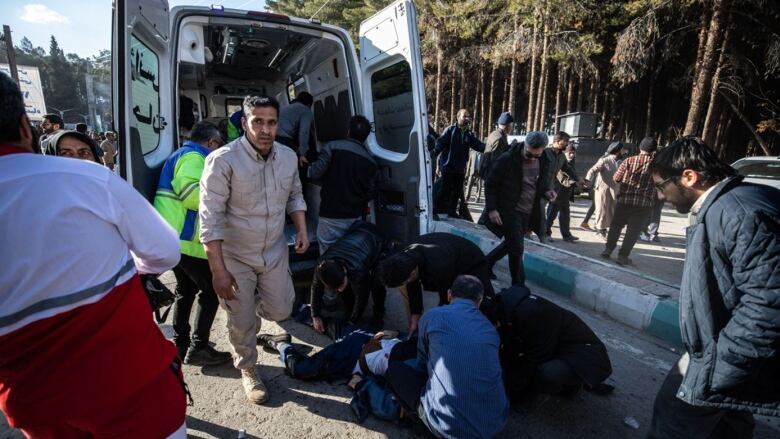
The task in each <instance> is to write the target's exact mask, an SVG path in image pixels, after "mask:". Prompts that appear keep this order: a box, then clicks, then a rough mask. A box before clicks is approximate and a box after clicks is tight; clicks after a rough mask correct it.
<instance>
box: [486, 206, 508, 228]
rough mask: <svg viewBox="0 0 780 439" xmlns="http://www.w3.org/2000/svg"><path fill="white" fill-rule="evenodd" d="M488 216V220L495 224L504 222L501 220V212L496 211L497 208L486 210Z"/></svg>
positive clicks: (500, 224)
mask: <svg viewBox="0 0 780 439" xmlns="http://www.w3.org/2000/svg"><path fill="white" fill-rule="evenodd" d="M488 217H489V218H490V221H491V222H492V223H493V224H495V225H497V226H503V225H504V223H502V222H501V214H500V213H498V211H497V210H491V211H490V212H488Z"/></svg>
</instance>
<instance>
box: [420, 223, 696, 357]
mask: <svg viewBox="0 0 780 439" xmlns="http://www.w3.org/2000/svg"><path fill="white" fill-rule="evenodd" d="M432 224H433V231H436V232H447V233H452V234H455V235H458V236H462V237H464V238H467V239H469V240H470V241H472V242H474V243H475V244H477V245H478V246H479V247H480V248H481V249H482V251H483V252H485V253H486V254H487V253H488V252H489V251H490V250H492V249H493V248H494V247H495V246H496V245H497V244H498V243H499V241H498V240H497V239H496V238H495V236H493V235H492V234H491V233H490V232H488V231H487V230H485V229H484V228H482V227H479V226H475V225H473V224H471V223H466V222H465V221H434V222H433V223H432ZM523 264H524V267H525V274H526V279H528V280H529V281H530V282H533V283H535V284H537V285H539V286H541V287H543V288H545V289H548V290H550V291H552V292H554V293H556V294H559V295H561V296H564V297H566V298H568V299H570V300H573V301H574V302H576V303H577V304H579V305H580V306H583V307H585V308H587V309H591V310H594V311H596V312H599V313H602V314H606V315H607V316H609V317H611V318H612V319H614V320H616V321H618V322H621V323H623V324H626V325H628V326H631V327H633V328H636V329H639V330H641V331H644V332H646V333H648V334H650V335H653V336H654V337H657V338H660V339H661V340H664V341H666V342H669V343H672V344H674V345H677V346H682V341H681V338H680V324H679V305H678V303H677V301H676V300H672V299H668V298H663V297H659V296H657V295H655V294H649V293H646V292H643V291H641V290H640V289H639V288H636V287H633V286H630V285H626V284H624V283H620V282H616V281H614V280H612V279H609V278H607V277H604V276H602V275H599V274H595V273H591V272H588V271H586V270H583V269H580V268H575V267H570V266H566V265H563V264H561V263H559V262H558V261H554V260H551V259H548V258H545V257H544V256H542V255H540V254H538V253H534V252H533V251H529V248H528V246H526V252H525V254H524V256H523Z"/></svg>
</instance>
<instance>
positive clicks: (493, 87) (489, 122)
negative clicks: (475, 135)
mask: <svg viewBox="0 0 780 439" xmlns="http://www.w3.org/2000/svg"><path fill="white" fill-rule="evenodd" d="M497 71H498V63H496V62H494V63H493V68H492V69H491V70H490V99H489V100H488V103H489V104H488V110H487V113H486V114H485V116H486V117H487V121H486V122H485V126H486V127H488V129H487V130H488V131H492V130H493V120H495V116H494V112H495V111H496V110H495V108H496V107H495V105H494V103H495V100H494V99H495V97H496V72H497Z"/></svg>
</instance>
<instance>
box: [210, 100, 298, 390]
mask: <svg viewBox="0 0 780 439" xmlns="http://www.w3.org/2000/svg"><path fill="white" fill-rule="evenodd" d="M243 109H244V115H245V116H244V117H243V118H242V119H241V123H242V125H243V128H244V132H245V134H244V136H242V137H240V138H238V139H236V140H234V141H233V142H231V143H229V144H228V145H226V146H224V147H222V148H220V149H219V150H217V151H214V152H213V153H211V154H209V156H208V157H207V158H206V165H205V168H204V170H203V176H202V177H201V180H200V206H201V209H200V221H201V225H200V240H201V242H202V243H203V244H204V245H205V246H206V255H207V256H208V260H209V266H210V267H211V272H212V275H213V283H214V290H215V291H216V293H217V296H219V300H220V305H221V306H222V307H223V308H224V309H225V311H226V312H227V317H228V334H229V338H230V343H231V345H232V346H233V350H234V358H233V362H234V365H235V367H236V368H237V369H240V370H241V376H242V383H243V386H244V391H245V392H246V395H247V397H248V398H249V400H250V401H252V402H254V403H256V404H262V403H263V402H265V401H267V400H268V391H267V390H266V388H265V385H264V384H263V382H262V380H261V379H260V377H259V375H258V373H257V370H256V369H255V364H256V363H257V338H256V337H257V330H258V329H259V325H260V322H261V320H260V319H261V317H262V318H265V319H269V320H274V321H280V320H284V319H286V318H287V317H289V315H290V312H291V311H292V304H293V300H294V298H295V292H294V290H293V284H292V279H291V278H290V274H289V260H288V257H289V254H288V250H287V240H286V239H285V236H284V223H285V212H286V213H287V214H289V215H290V217H291V218H292V221H293V223H294V224H295V229H296V231H297V234H296V238H295V251H296V252H297V253H304V252H306V250H307V249H308V247H309V240H308V237H307V232H306V219H305V214H306V203H305V202H304V200H303V191H302V189H301V181H300V179H299V177H298V157H297V156H296V155H295V152H294V151H293V150H291V149H290V148H288V147H286V146H284V145H282V144H280V143H277V142H275V141H274V139H275V137H276V128H277V124H278V120H279V104H278V103H277V102H276V100H274V99H273V98H270V97H266V96H257V95H250V96H247V97H246V98H245V99H244V104H243ZM255 291H257V294H258V296H259V297H256V296H255V294H256V293H255Z"/></svg>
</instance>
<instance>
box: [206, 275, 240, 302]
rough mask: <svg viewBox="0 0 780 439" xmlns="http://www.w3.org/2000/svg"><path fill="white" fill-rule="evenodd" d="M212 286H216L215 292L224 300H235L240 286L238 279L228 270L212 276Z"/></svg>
mask: <svg viewBox="0 0 780 439" xmlns="http://www.w3.org/2000/svg"><path fill="white" fill-rule="evenodd" d="M211 284H212V285H213V286H214V292H215V293H216V294H217V296H219V297H220V298H221V299H223V300H235V299H236V294H238V284H237V283H236V279H235V278H234V277H233V275H232V274H230V272H228V271H227V270H224V271H218V272H216V273H213V274H212V277H211Z"/></svg>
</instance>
